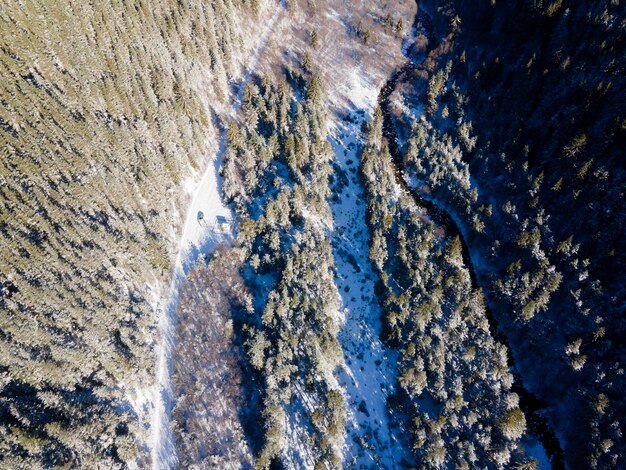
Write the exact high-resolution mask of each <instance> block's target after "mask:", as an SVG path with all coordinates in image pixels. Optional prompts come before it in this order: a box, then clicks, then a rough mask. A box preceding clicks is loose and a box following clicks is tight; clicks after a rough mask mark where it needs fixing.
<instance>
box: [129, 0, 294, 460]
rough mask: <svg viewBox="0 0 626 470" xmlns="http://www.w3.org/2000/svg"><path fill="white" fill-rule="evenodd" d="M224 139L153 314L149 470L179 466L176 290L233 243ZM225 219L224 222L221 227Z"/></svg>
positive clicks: (251, 65)
mask: <svg viewBox="0 0 626 470" xmlns="http://www.w3.org/2000/svg"><path fill="white" fill-rule="evenodd" d="M284 8H285V0H281V3H280V4H278V5H277V7H276V11H275V13H274V14H273V16H272V17H271V18H270V20H269V21H268V22H267V23H266V25H265V28H264V30H263V33H262V34H261V36H260V38H259V40H258V42H257V46H256V48H255V49H254V51H253V54H252V57H250V59H249V61H248V63H247V67H246V70H245V72H244V74H243V78H242V80H241V81H240V83H239V85H238V89H237V94H236V97H235V100H234V102H233V104H232V107H231V109H230V113H229V118H234V117H235V116H236V114H237V112H238V110H239V107H240V105H241V98H242V96H243V90H244V87H245V85H246V82H247V81H248V79H249V78H250V76H251V74H252V72H253V71H254V70H255V68H256V65H257V62H258V60H259V58H260V56H261V53H262V52H263V50H264V48H265V45H266V44H267V39H268V37H269V35H270V33H271V32H272V30H273V28H274V25H275V24H276V22H277V21H278V19H279V18H280V16H281V12H282V11H283V10H284ZM225 149H226V138H225V135H224V133H222V136H221V138H220V143H219V147H218V150H217V152H216V154H215V157H214V158H213V159H212V161H211V162H210V163H209V164H208V166H207V168H206V170H205V172H204V173H203V174H202V175H201V177H200V179H199V182H198V183H197V184H196V186H195V189H194V190H193V196H192V199H191V202H190V204H189V206H188V207H187V215H186V217H185V225H184V227H183V230H182V233H181V236H180V241H179V243H178V247H177V255H176V260H175V261H174V265H173V266H172V277H171V281H170V285H169V287H168V289H167V292H166V297H165V298H164V299H162V302H159V303H158V305H157V306H156V308H155V310H156V313H157V316H158V319H159V320H158V326H159V333H160V337H161V344H160V346H159V348H158V366H157V377H156V383H155V385H154V387H152V390H151V398H150V399H148V401H150V402H151V403H152V410H151V433H152V434H151V440H150V443H149V444H150V448H151V460H152V468H153V469H164V468H174V467H176V464H177V459H176V452H175V446H174V440H173V433H172V429H171V426H170V419H169V414H170V411H171V406H172V403H171V385H170V374H171V358H172V353H173V351H174V347H175V345H174V324H175V315H176V308H177V306H178V298H179V288H180V286H181V285H182V282H183V280H184V279H185V277H186V275H187V273H188V271H189V269H190V268H191V267H192V266H193V265H194V263H195V262H196V260H197V258H198V255H200V254H206V253H208V252H210V251H211V250H212V249H214V248H215V247H216V246H217V245H218V244H220V243H221V242H224V241H226V240H230V239H232V238H233V235H234V234H233V226H232V223H233V219H232V215H231V212H230V209H229V208H228V207H227V206H226V205H224V204H223V202H222V200H221V197H220V184H221V182H220V181H219V179H220V177H219V172H218V171H219V167H220V166H221V164H222V160H223V156H224V151H225ZM218 217H223V218H224V219H225V220H226V221H227V223H226V224H224V223H221V221H219V220H218ZM136 395H137V397H138V398H139V400H138V401H141V402H143V401H146V399H145V395H146V393H145V391H137V392H136Z"/></svg>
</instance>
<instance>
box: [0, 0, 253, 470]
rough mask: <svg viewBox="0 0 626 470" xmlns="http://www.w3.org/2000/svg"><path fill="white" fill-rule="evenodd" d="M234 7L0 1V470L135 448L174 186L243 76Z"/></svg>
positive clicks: (130, 455)
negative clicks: (211, 103) (136, 402)
mask: <svg viewBox="0 0 626 470" xmlns="http://www.w3.org/2000/svg"><path fill="white" fill-rule="evenodd" d="M241 13H245V14H250V7H248V6H245V5H241V4H240V2H231V1H230V0H225V1H221V0H218V1H216V2H211V3H206V4H195V5H194V4H191V5H189V4H184V3H181V2H176V1H167V0H165V1H157V2H144V1H136V2H131V3H126V2H124V3H120V2H113V4H109V3H107V4H104V3H100V2H96V3H93V2H80V1H72V2H56V1H44V2H30V1H28V2H12V1H7V2H4V1H3V2H1V3H0V24H1V26H0V31H1V33H0V152H1V158H0V168H1V176H0V236H1V237H2V241H1V242H0V276H1V277H0V342H1V343H0V372H1V376H2V381H1V383H0V429H1V431H0V436H1V437H0V467H3V468H24V467H28V468H35V467H37V466H39V465H43V466H46V467H50V466H58V465H65V464H68V463H73V464H74V465H79V466H82V467H83V468H88V467H91V468H95V467H98V466H100V467H102V466H109V467H111V468H113V467H119V466H121V465H123V463H124V462H128V461H132V460H133V459H134V458H135V456H136V455H141V454H143V450H142V449H141V447H142V446H143V444H142V442H143V437H142V436H143V434H144V432H143V429H142V428H143V424H142V423H141V421H140V420H139V418H140V416H137V413H136V412H135V410H133V409H132V407H131V406H130V404H129V403H128V400H127V398H126V391H127V389H130V388H132V387H133V386H139V385H140V384H145V383H147V382H150V381H151V380H152V379H151V375H152V372H151V370H152V367H153V366H152V364H153V362H154V357H153V352H154V351H153V349H154V344H156V342H157V341H158V338H157V337H156V336H155V329H154V325H155V315H154V312H153V307H152V305H151V303H152V297H153V296H154V295H155V294H154V289H155V286H156V285H158V284H159V282H161V281H163V280H164V278H165V277H166V275H167V273H168V268H169V265H170V259H171V255H170V252H171V250H170V246H171V244H172V240H171V238H170V237H172V236H175V233H173V231H172V225H173V224H177V223H179V222H180V221H179V217H180V216H179V215H178V210H179V209H180V208H181V205H182V203H183V200H184V193H183V192H182V191H181V186H182V182H183V181H184V180H185V179H186V178H187V177H188V176H189V175H190V170H193V169H194V168H198V167H199V166H200V165H206V158H207V155H208V154H209V151H208V149H209V145H210V142H207V139H206V137H207V133H208V134H210V133H211V132H212V130H211V128H210V122H211V117H210V113H209V109H208V108H207V106H206V105H205V103H206V102H207V100H208V99H214V100H215V104H216V105H217V104H218V103H219V100H220V99H221V100H223V99H225V96H226V94H227V93H229V89H228V86H229V85H228V78H229V76H233V74H235V73H236V72H237V70H238V68H239V67H240V66H239V65H238V61H237V60H236V57H237V56H238V55H239V54H240V52H241V50H242V48H243V46H242V43H241V34H242V30H240V29H237V28H236V27H235V20H236V18H237V15H238V14H241ZM207 74H208V76H209V77H211V79H210V80H207V79H206V77H207ZM207 87H209V88H207ZM199 90H201V91H199ZM149 286H152V288H153V290H152V291H151V290H149Z"/></svg>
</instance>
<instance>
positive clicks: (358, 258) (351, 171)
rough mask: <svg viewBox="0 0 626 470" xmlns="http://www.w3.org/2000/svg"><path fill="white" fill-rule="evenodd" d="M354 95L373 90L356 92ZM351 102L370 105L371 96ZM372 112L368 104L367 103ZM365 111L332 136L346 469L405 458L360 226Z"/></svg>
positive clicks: (392, 373)
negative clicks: (393, 417)
mask: <svg viewBox="0 0 626 470" xmlns="http://www.w3.org/2000/svg"><path fill="white" fill-rule="evenodd" d="M355 94H356V96H358V97H363V96H366V97H369V96H372V94H373V96H374V100H373V102H375V97H376V95H377V90H376V89H373V90H370V93H365V91H364V90H362V89H361V90H355ZM355 102H362V103H363V104H365V103H368V102H369V103H372V100H371V99H359V100H355ZM368 109H370V110H371V107H368ZM364 115H365V113H364V112H363V111H361V113H360V114H353V117H356V119H354V121H355V122H353V123H351V122H347V121H342V122H338V123H336V126H335V128H334V130H333V135H332V137H331V144H332V145H333V148H334V151H335V160H334V161H335V163H336V164H337V165H339V167H340V168H341V169H342V170H343V171H344V172H345V174H346V175H347V179H343V181H344V182H345V183H346V185H345V186H343V188H342V190H341V192H340V193H339V194H338V200H336V201H333V202H331V209H332V212H333V216H334V222H335V230H334V235H333V247H334V257H335V265H336V269H337V278H336V282H337V287H338V288H339V291H340V293H341V296H342V307H341V308H342V312H343V314H344V316H345V324H344V326H343V328H342V330H341V332H340V334H339V341H340V343H341V344H342V346H343V352H344V357H345V367H344V369H343V371H341V373H340V376H339V382H340V384H341V385H342V386H344V387H345V393H346V403H347V408H348V419H347V423H346V432H347V439H346V446H347V448H346V450H345V457H344V465H345V466H346V468H351V467H353V468H389V469H391V468H400V467H401V465H400V462H401V461H402V460H403V458H406V457H407V456H406V455H405V451H404V448H403V445H402V443H401V440H400V439H399V437H398V435H397V430H396V429H393V428H392V427H391V426H390V422H389V418H388V414H387V397H388V396H389V395H390V394H391V393H393V386H394V383H395V380H396V362H397V356H396V353H395V352H394V351H391V350H388V349H387V348H385V346H384V345H383V344H382V342H381V340H380V331H381V319H380V308H379V306H378V301H377V300H376V297H375V294H374V283H375V278H376V277H375V274H374V272H373V270H372V266H371V264H370V262H369V260H368V251H369V234H368V230H367V226H366V225H365V200H364V197H363V187H362V185H361V182H360V180H359V177H358V166H359V162H360V151H359V150H360V142H359V139H360V133H361V131H360V129H361V123H362V122H363V119H364Z"/></svg>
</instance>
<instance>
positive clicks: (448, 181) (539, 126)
mask: <svg viewBox="0 0 626 470" xmlns="http://www.w3.org/2000/svg"><path fill="white" fill-rule="evenodd" d="M427 10H428V11H429V12H430V13H431V19H432V25H430V26H431V28H432V30H433V33H432V36H431V37H430V38H429V39H430V41H431V42H432V44H430V45H429V46H430V48H429V49H427V50H428V55H427V57H426V58H425V59H424V61H423V62H422V64H421V65H420V66H419V67H416V68H415V69H414V70H413V71H412V72H411V73H410V74H407V76H406V77H405V78H404V80H405V85H409V86H407V87H405V88H403V91H402V92H400V93H398V95H396V97H395V99H399V96H400V95H403V98H404V99H406V100H407V101H410V102H413V103H418V102H419V103H424V106H423V107H422V108H421V113H420V115H419V116H418V117H417V118H416V117H415V116H408V115H406V114H405V115H404V116H401V115H400V114H397V115H396V119H397V121H396V122H397V123H398V128H399V129H401V132H402V133H403V136H404V138H405V141H404V150H403V162H402V164H403V166H404V168H406V169H407V170H410V172H409V177H408V181H409V182H410V184H411V185H412V187H414V188H415V189H417V190H418V191H419V192H420V193H421V194H422V195H423V197H424V198H426V199H429V200H432V201H435V202H436V203H437V204H439V205H441V206H442V207H445V208H446V209H447V210H449V211H450V213H451V214H452V215H453V217H454V218H455V220H456V221H457V222H458V223H459V225H460V227H461V230H462V231H463V233H464V234H465V238H466V241H467V243H468V244H469V246H470V248H471V255H472V258H473V260H474V265H475V266H476V268H477V271H478V276H479V280H480V283H481V287H482V288H483V289H484V290H485V293H486V294H487V301H488V303H489V304H490V306H491V309H492V310H493V312H494V315H495V316H496V317H497V320H498V324H499V325H500V329H501V331H502V332H503V333H504V334H505V335H506V337H507V338H508V339H509V341H510V343H511V345H512V348H513V351H512V352H513V354H514V355H515V358H516V363H517V365H518V369H519V371H520V372H521V373H522V375H523V378H524V380H525V382H527V384H528V386H529V387H530V388H531V389H532V390H533V392H535V393H537V395H538V396H539V397H540V398H541V399H542V400H545V402H546V403H547V404H548V407H547V411H548V414H549V416H550V419H551V421H552V423H553V425H554V426H555V428H556V429H557V432H558V434H559V435H560V436H561V439H562V444H563V446H564V451H565V456H566V461H567V464H568V465H569V466H571V467H572V468H596V467H598V468H610V467H619V466H621V465H623V464H624V462H623V437H622V428H623V425H624V423H623V417H624V415H625V411H626V410H625V408H624V406H625V403H624V400H623V390H624V386H625V383H624V375H623V359H624V341H623V338H624V334H625V332H624V322H623V312H624V305H625V297H624V288H623V273H624V242H623V237H622V234H623V232H624V217H623V216H624V193H623V190H624V177H625V174H624V170H623V149H624V143H625V136H626V127H625V126H624V122H625V121H624V114H623V111H624V93H623V89H624V70H623V64H624V36H623V28H624V21H625V20H626V16H625V14H624V10H623V8H622V7H621V6H620V5H619V2H586V3H585V2H565V1H563V2H561V1H558V2H551V3H549V2H518V3H517V4H515V5H513V4H507V3H501V2H498V3H497V4H496V3H495V2H492V4H491V5H482V6H471V7H469V6H468V5H465V4H463V3H462V2H458V3H457V2H442V4H441V5H438V6H437V9H436V10H435V8H434V5H428V8H427ZM435 11H437V13H440V14H437V15H435V14H434V12H435ZM573 38H580V39H581V40H574V39H573ZM399 89H400V87H399ZM546 378H548V380H546Z"/></svg>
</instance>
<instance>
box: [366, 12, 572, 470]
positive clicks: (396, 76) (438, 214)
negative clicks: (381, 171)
mask: <svg viewBox="0 0 626 470" xmlns="http://www.w3.org/2000/svg"><path fill="white" fill-rule="evenodd" d="M417 1H418V12H417V15H416V17H415V21H414V25H413V27H414V28H416V29H418V28H420V27H421V28H422V30H423V31H424V32H425V34H427V36H428V38H429V45H428V49H427V51H426V52H425V54H424V58H425V57H427V56H428V53H429V52H430V51H431V50H432V49H433V47H434V45H433V44H432V43H434V41H433V37H434V35H433V32H432V25H431V20H430V18H429V17H428V15H427V14H426V13H425V12H423V11H421V9H420V8H419V0H417ZM410 52H411V49H410V48H409V50H408V51H407V58H408V60H407V62H406V63H405V64H404V65H403V66H402V67H400V68H399V69H397V70H396V71H395V72H394V73H393V74H392V75H391V76H390V78H389V79H388V80H387V82H386V83H385V85H384V86H383V88H382V89H381V91H380V94H379V95H378V105H379V107H380V109H381V111H382V114H383V136H384V138H385V139H386V141H387V144H388V147H389V153H390V154H391V157H392V162H393V169H394V173H395V179H396V181H397V182H398V184H399V185H400V186H401V187H402V188H403V190H404V191H405V192H406V193H407V194H410V195H411V197H412V198H413V200H414V201H415V203H416V204H417V205H418V206H420V207H422V208H424V209H426V211H427V213H428V215H429V216H430V218H431V219H432V220H433V222H435V224H437V225H439V226H441V227H442V228H443V229H444V230H445V232H446V234H448V236H452V237H454V236H458V237H459V240H460V241H461V248H462V256H463V262H464V264H465V266H466V267H467V268H468V270H469V273H470V278H471V281H472V286H473V288H474V289H478V288H479V283H478V279H477V276H476V271H475V269H474V265H473V263H472V259H471V257H470V252H469V248H468V245H467V242H466V240H465V238H464V237H463V232H462V231H461V230H460V229H459V227H458V226H457V224H456V222H455V221H454V219H453V218H452V216H451V215H450V214H449V213H448V212H447V211H445V210H444V209H442V208H441V207H439V206H437V205H436V204H435V203H434V202H433V201H432V200H429V199H426V198H425V197H424V196H423V195H422V194H420V193H419V192H417V191H416V190H414V189H412V188H411V187H410V186H409V185H408V184H407V182H406V180H405V178H404V175H403V172H402V170H403V168H404V155H403V153H402V150H401V148H400V144H399V143H398V134H397V130H396V128H395V125H394V123H393V116H392V114H391V111H390V105H391V103H390V96H391V94H392V93H393V91H394V90H395V89H396V86H397V84H398V83H399V82H401V81H403V80H405V79H406V77H407V76H408V74H409V73H410V72H412V71H414V70H417V69H419V68H420V67H421V66H422V63H421V62H419V63H418V62H415V61H414V60H413V59H412V58H411V54H410ZM485 312H486V315H487V320H488V322H489V330H490V332H491V335H492V337H493V338H494V339H495V340H496V341H498V342H500V343H501V344H503V345H504V346H505V347H506V348H507V351H509V353H508V354H507V358H508V365H509V368H510V370H511V373H512V375H513V386H512V391H513V392H515V393H517V394H518V395H519V399H520V408H521V409H522V411H523V412H524V415H525V416H526V421H527V427H528V432H529V433H530V434H532V435H533V436H534V437H536V438H537V439H538V440H539V441H540V442H541V444H542V445H543V448H544V449H545V451H546V454H547V455H548V457H549V458H550V461H551V464H552V468H553V469H556V470H560V469H564V468H565V464H564V457H563V450H562V449H561V446H560V443H559V440H558V439H557V437H556V434H555V432H554V430H553V429H552V428H551V426H550V423H549V422H548V419H547V417H546V416H545V410H546V404H545V403H544V402H543V401H542V400H540V399H539V398H537V397H536V396H535V395H534V394H533V393H531V392H530V391H529V390H527V389H526V388H525V387H524V384H523V382H522V379H521V377H520V374H519V372H518V370H517V367H516V365H515V361H514V359H513V356H512V354H511V353H510V351H511V347H510V344H509V341H508V338H507V337H506V336H505V335H504V334H503V333H502V331H501V329H500V328H499V325H498V322H497V320H496V319H495V317H494V315H493V312H492V311H491V309H490V308H489V306H488V304H487V302H485Z"/></svg>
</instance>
